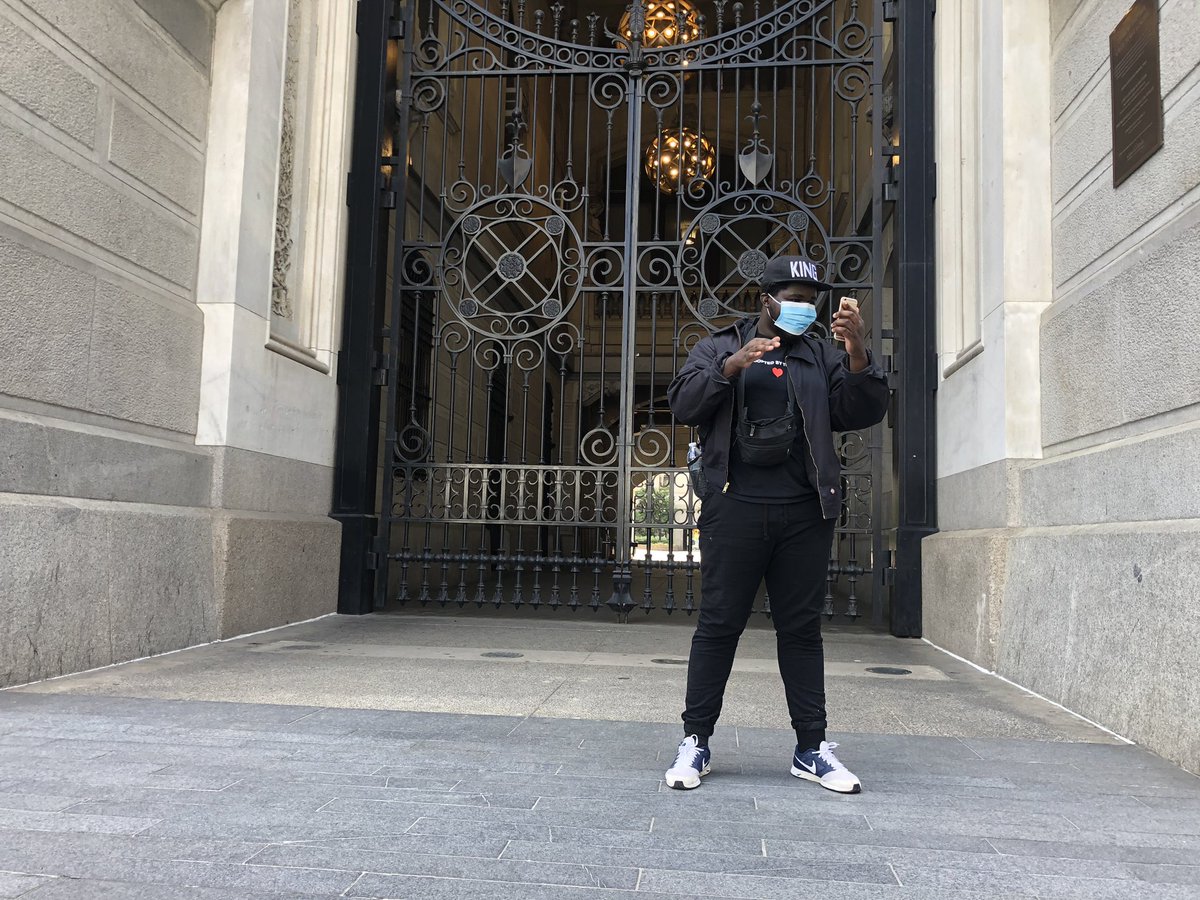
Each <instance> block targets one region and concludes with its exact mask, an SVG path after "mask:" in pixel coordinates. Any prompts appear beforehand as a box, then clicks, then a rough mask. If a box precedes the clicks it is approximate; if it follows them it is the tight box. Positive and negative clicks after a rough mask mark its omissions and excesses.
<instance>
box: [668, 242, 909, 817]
mask: <svg viewBox="0 0 1200 900" xmlns="http://www.w3.org/2000/svg"><path fill="white" fill-rule="evenodd" d="M821 275H822V272H821V269H820V267H819V266H818V265H817V264H816V263H815V262H813V261H812V260H811V259H807V258H805V257H797V256H791V257H779V258H776V259H772V260H770V261H769V262H768V263H767V264H766V266H765V269H764V272H763V275H762V278H761V281H760V287H761V289H762V296H761V308H760V309H759V312H758V315H757V316H749V317H746V318H744V319H742V320H741V321H739V322H736V323H734V324H733V325H730V326H729V327H727V328H723V329H721V330H719V331H716V332H714V333H713V334H711V335H709V336H708V337H705V338H703V339H702V340H700V341H699V342H698V343H697V344H696V346H695V347H694V348H693V349H692V351H691V353H689V354H688V358H687V361H686V362H685V363H684V365H683V368H682V369H681V370H680V371H679V374H678V375H677V376H676V377H675V379H674V380H673V381H672V383H671V386H670V389H669V394H668V397H669V402H670V405H671V411H672V412H673V413H674V415H675V418H676V419H677V420H678V421H679V422H681V423H683V424H685V425H692V426H696V427H697V428H698V430H699V437H700V447H701V451H702V457H701V462H702V467H701V471H702V473H703V476H702V478H701V479H700V480H702V481H703V482H706V483H707V487H706V488H705V487H702V488H701V490H702V491H703V493H702V494H701V499H702V509H701V516H700V522H699V527H700V576H701V578H700V581H701V604H700V614H699V616H698V620H697V622H696V632H695V634H694V635H693V637H692V646H691V654H690V657H689V659H688V672H687V697H686V702H685V709H684V712H683V724H684V734H685V738H684V740H683V742H682V743H681V744H680V745H679V748H678V751H677V754H676V757H675V761H674V763H673V764H672V766H671V768H670V769H669V770H668V771H667V773H666V782H667V784H668V786H670V787H672V788H677V789H683V790H688V789H692V788H696V787H699V785H700V780H701V778H702V776H704V775H707V774H708V773H709V772H710V770H711V760H712V754H711V751H710V749H709V746H708V741H709V738H710V737H711V736H712V733H713V728H714V726H715V725H716V723H717V717H718V716H719V715H720V713H721V703H722V698H723V695H724V692H725V685H726V682H727V681H728V680H729V673H730V670H731V668H732V667H733V658H734V653H735V651H736V650H737V644H738V639H739V638H740V637H741V634H742V632H743V631H744V630H745V627H746V623H747V621H748V620H749V617H750V613H751V609H752V607H753V604H754V599H755V597H756V595H757V593H758V589H759V586H760V585H761V584H762V582H763V580H764V579H765V580H766V585H767V592H768V594H769V596H770V600H771V617H772V621H773V622H774V626H775V632H776V643H777V651H778V656H779V672H780V675H781V676H782V677H783V684H784V690H785V694H786V697H787V705H788V712H789V714H790V716H791V723H792V728H793V729H794V730H795V732H796V751H795V754H794V756H793V759H792V767H791V772H792V774H793V775H795V776H797V777H799V778H804V779H807V780H810V781H815V782H817V783H818V784H820V785H822V786H823V787H825V788H828V789H829V790H832V791H837V792H840V793H858V792H859V791H860V790H861V789H862V785H861V782H860V781H859V779H858V778H857V777H856V776H855V775H854V774H853V773H852V772H850V770H849V769H847V768H846V766H845V765H843V764H842V763H841V762H840V761H839V760H838V758H837V757H836V756H835V755H834V752H833V751H834V749H835V748H836V747H837V744H835V743H830V742H828V741H827V740H826V734H825V729H826V726H827V721H826V710H825V660H824V651H823V647H822V642H821V618H820V617H821V612H822V607H823V604H824V595H825V591H824V587H825V579H826V575H827V572H828V560H829V553H830V548H831V544H832V541H833V534H834V524H835V521H836V519H837V517H838V515H839V513H840V511H841V504H842V498H841V489H840V484H841V466H840V463H839V461H838V456H837V452H836V450H835V449H834V443H833V434H834V432H837V431H852V430H855V429H860V428H867V427H870V426H872V425H874V424H876V423H877V422H879V421H880V420H881V419H882V418H883V416H884V414H885V412H886V411H887V406H888V398H889V392H888V385H887V379H886V376H885V375H884V373H883V371H882V369H881V368H880V367H879V365H878V364H877V362H876V361H875V360H874V359H872V356H871V353H870V351H869V350H868V349H867V347H866V340H865V329H864V326H863V320H862V317H861V315H860V314H859V312H858V309H857V303H856V302H854V301H850V302H844V301H842V302H839V308H838V310H837V311H836V312H835V314H834V316H833V319H832V330H833V334H834V336H835V337H836V338H838V339H840V340H842V341H844V342H845V345H844V346H845V349H844V350H843V349H841V348H839V347H835V346H833V345H832V344H831V343H830V342H828V341H824V340H821V339H819V338H818V337H816V336H814V335H812V334H810V333H809V332H808V328H809V326H810V325H811V324H812V323H813V322H814V321H815V319H816V306H815V303H816V300H817V298H818V296H819V294H820V293H821V292H823V291H829V290H831V287H830V285H829V284H827V283H825V281H823V280H822V278H821Z"/></svg>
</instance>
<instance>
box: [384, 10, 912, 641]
mask: <svg viewBox="0 0 1200 900" xmlns="http://www.w3.org/2000/svg"><path fill="white" fill-rule="evenodd" d="M882 8H883V3H882V0H876V2H862V3H860V2H857V0H783V2H777V3H775V4H770V3H767V2H759V0H754V2H753V3H749V4H746V3H741V2H738V3H729V2H726V0H715V2H713V0H703V2H698V3H697V4H696V5H692V4H691V3H690V2H684V0H637V2H635V3H634V4H633V5H632V6H631V7H627V8H625V9H624V10H622V9H621V7H619V6H618V7H613V8H611V9H608V10H606V9H605V8H604V7H603V5H596V4H582V3H581V4H580V5H579V7H578V9H571V10H568V8H567V7H565V6H564V5H563V4H562V3H555V4H554V5H553V6H549V7H548V8H545V7H542V6H537V5H534V4H533V3H532V2H530V3H527V2H526V0H517V2H516V3H515V5H511V4H510V3H509V2H508V0H503V2H500V0H497V2H496V3H495V4H493V5H488V6H485V5H479V4H477V3H471V2H466V0H421V2H420V3H418V4H416V5H413V6H410V7H408V9H407V13H406V15H407V19H406V26H405V29H404V34H405V39H404V42H403V53H402V54H401V55H400V56H399V58H398V59H397V60H396V66H397V81H398V85H399V91H398V92H397V116H396V120H395V128H394V133H393V134H392V136H391V140H392V147H390V148H387V149H386V150H385V155H386V156H388V157H389V158H390V159H391V160H394V162H395V163H396V165H394V166H392V167H391V168H390V170H389V171H388V172H387V173H386V174H387V176H388V177H389V178H390V188H391V190H392V191H394V192H395V212H394V215H393V222H392V241H393V244H392V248H391V251H392V252H391V260H390V264H389V275H390V284H389V288H390V290H389V292H388V298H389V299H388V310H387V322H388V324H387V327H386V330H385V344H384V350H385V358H386V370H387V374H386V381H387V389H386V394H385V401H384V409H383V411H382V415H383V417H384V420H385V441H384V451H383V452H384V458H383V464H382V468H383V476H384V477H383V485H382V491H383V493H382V504H381V506H382V514H381V519H380V535H379V549H380V551H381V552H380V553H379V554H378V557H379V559H380V561H381V568H382V569H383V571H382V572H381V573H380V575H379V577H377V579H376V585H377V589H376V605H377V606H381V605H383V604H384V603H386V602H389V601H393V600H395V601H400V602H408V601H418V602H420V603H429V602H435V603H443V604H459V605H462V606H465V607H471V606H474V605H476V604H479V605H483V604H496V605H513V606H521V605H528V606H543V607H551V608H558V607H568V608H579V607H590V608H593V609H599V608H600V607H602V606H608V607H611V608H612V609H614V610H615V611H616V612H617V613H618V614H619V615H622V616H627V615H628V614H629V612H630V611H631V610H635V609H639V608H640V609H644V610H647V611H649V610H652V609H662V610H666V611H673V610H682V611H686V612H689V613H690V612H692V611H693V610H694V609H695V608H696V607H697V605H698V603H699V549H698V545H697V542H696V540H695V523H696V519H697V515H698V511H699V506H700V502H699V500H698V498H696V497H693V496H692V494H691V492H690V488H689V485H688V480H687V476H686V468H685V465H684V463H685V459H684V457H685V453H686V449H687V446H688V442H689V440H691V439H693V435H692V432H691V430H690V429H688V428H686V427H684V426H681V425H679V424H677V423H676V422H675V421H674V419H673V418H672V416H671V413H670V410H669V408H668V406H667V403H666V399H665V398H666V392H667V387H668V385H669V384H670V382H671V380H672V378H673V377H674V375H675V373H676V372H677V371H678V369H679V368H680V367H681V365H682V364H683V362H684V360H685V359H686V357H687V353H688V351H689V349H690V348H691V347H692V346H693V345H694V344H695V342H696V341H697V340H699V339H700V338H701V337H702V336H703V335H704V334H706V333H707V332H708V330H710V329H712V328H715V327H719V326H721V325H724V324H727V323H728V322H730V321H732V320H733V319H734V318H736V317H739V316H743V315H746V314H748V313H753V312H756V311H757V308H758V297H759V295H758V293H757V291H756V290H755V289H754V285H755V283H756V281H757V278H758V276H759V275H760V273H761V272H762V269H763V266H764V265H765V263H766V261H767V259H768V258H770V257H771V256H773V255H776V254H781V253H804V254H806V255H808V256H810V257H812V258H814V259H817V260H818V261H820V262H822V263H824V264H825V265H826V267H827V271H828V275H827V278H828V280H830V281H831V282H833V283H834V284H835V286H836V290H835V292H834V296H835V297H837V296H841V295H845V294H853V295H854V296H856V297H857V298H858V299H859V301H860V304H861V307H862V309H863V311H864V317H865V318H866V319H867V321H868V324H869V327H870V329H871V346H872V348H873V350H874V353H875V355H876V356H877V358H885V353H884V351H885V345H884V341H885V339H890V336H891V335H890V331H887V330H886V329H888V328H890V310H889V304H890V289H889V287H888V281H887V260H888V240H887V239H886V235H885V229H886V215H885V214H886V212H887V208H888V203H887V200H888V198H887V197H885V191H886V189H887V185H886V181H887V173H888V163H889V162H890V159H891V152H890V149H889V145H890V142H891V134H890V121H889V117H890V109H889V108H888V106H889V104H888V102H887V96H888V94H887V90H886V85H885V65H886V62H887V59H886V56H885V44H886V43H887V42H886V40H885V37H886V30H885V29H886V27H887V26H886V25H885V23H884V18H883V15H882ZM606 11H607V12H608V13H609V15H608V16H607V17H606V16H605V12H606ZM828 319H829V305H828V303H826V306H825V308H824V309H823V310H822V316H821V319H820V320H819V322H818V324H817V325H816V326H814V327H817V328H825V332H824V334H826V335H828V330H827V323H828ZM822 323H826V324H822ZM885 434H886V428H885V427H877V428H875V429H872V430H871V431H869V432H863V433H857V432H856V433H848V434H845V435H841V436H840V437H839V445H838V446H839V449H840V452H841V456H842V461H843V487H844V495H845V499H844V504H843V510H842V515H841V519H840V521H839V522H838V529H837V539H836V541H835V546H834V552H833V557H832V559H831V560H830V564H829V576H828V585H829V589H828V592H827V594H828V597H827V608H826V612H827V613H828V614H830V615H833V614H835V612H836V613H837V614H842V615H848V616H850V617H852V618H853V617H857V616H859V615H863V614H864V613H865V612H866V611H865V610H864V606H866V605H868V601H869V606H870V613H871V616H872V618H873V619H874V620H875V621H876V622H877V623H879V622H882V619H883V600H884V570H885V568H886V548H885V536H884V528H883V526H884V525H885V522H884V517H885V508H887V507H888V506H890V504H887V503H885V497H884V494H885V489H884V484H883V475H884V467H883V459H882V451H883V447H884V444H885ZM763 610H764V611H766V612H769V598H765V597H764V605H763Z"/></svg>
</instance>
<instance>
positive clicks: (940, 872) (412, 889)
mask: <svg viewBox="0 0 1200 900" xmlns="http://www.w3.org/2000/svg"><path fill="white" fill-rule="evenodd" d="M844 737H845V739H846V745H845V753H844V758H845V759H846V760H847V761H848V762H850V763H852V766H853V768H854V769H855V770H856V771H857V772H858V773H859V775H860V776H861V777H862V778H863V781H864V783H865V786H866V792H865V793H863V794H861V795H858V796H853V797H841V796H837V795H834V794H830V793H828V792H826V791H823V790H822V789H820V788H819V787H817V786H815V785H811V784H808V783H806V782H800V781H798V780H796V779H793V778H792V777H791V776H790V775H788V774H787V766H788V760H789V755H790V752H791V741H790V736H789V734H788V733H787V732H785V731H779V730H768V729H759V728H748V727H738V728H727V729H726V730H725V731H724V732H722V733H719V734H718V735H717V736H716V737H715V739H714V748H715V758H714V773H713V774H712V776H710V778H709V779H707V780H706V782H705V784H704V786H703V788H701V789H700V790H698V791H694V792H690V793H683V792H675V791H669V790H666V789H665V788H664V787H663V785H662V781H661V775H662V771H663V768H664V760H665V758H666V757H667V756H668V755H669V754H670V753H671V749H672V748H671V745H672V744H673V742H674V741H675V739H676V733H675V729H674V728H673V727H671V726H665V725H661V724H642V723H630V722H594V721H581V720H565V719H538V718H529V717H505V716H474V715H456V714H447V713H420V712H402V711H393V710H386V711H380V710H356V709H330V708H319V707H298V706H281V705H269V704H236V703H224V702H204V701H169V700H155V699H136V698H121V697H109V696H86V695H73V694H69V693H58V694H45V693H34V692H22V691H7V692H3V693H0V873H2V874H0V897H22V898H26V897H27V898H31V900H116V898H121V900H125V898H129V900H151V898H153V900H158V898H184V900H244V898H251V897H268V896H269V897H275V898H278V897H308V898H311V897H355V898H409V897H411V898H488V900H492V898H514V900H515V898H531V900H538V898H546V900H575V898H579V900H583V898H589V900H591V898H597V900H599V898H616V897H625V896H629V897H632V896H638V897H642V896H645V897H647V898H654V897H658V898H667V897H707V898H711V897H739V898H800V897H817V898H822V900H840V898H879V900H918V898H920V900H926V898H928V900H933V898H962V900H972V898H984V897H989V898H992V897H994V898H1011V897H1016V896H1019V897H1042V898H1088V900H1103V898H1113V900H1117V898H1120V900H1125V898H1197V897H1200V779H1197V778H1195V777H1193V776H1190V775H1188V774H1186V773H1184V772H1182V771H1180V770H1179V769H1176V768H1175V767H1173V766H1171V765H1169V764H1167V763H1165V762H1163V761H1161V760H1159V759H1158V758H1156V757H1154V756H1152V755H1150V754H1148V753H1146V752H1144V751H1142V750H1139V749H1137V748H1136V747H1130V746H1115V745H1111V744H1107V745H1106V744H1081V743H1062V742H1038V741H1028V740H1021V741H1013V740H998V739H985V738H979V739H964V738H946V737H923V736H913V735H908V736H887V735H867V734H857V735H852V736H851V735H846V736H844Z"/></svg>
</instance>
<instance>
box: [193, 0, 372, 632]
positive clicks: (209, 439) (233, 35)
mask: <svg viewBox="0 0 1200 900" xmlns="http://www.w3.org/2000/svg"><path fill="white" fill-rule="evenodd" d="M318 17H323V18H322V19H321V21H320V24H321V25H323V26H326V27H325V28H322V29H320V30H319V31H318V29H317V28H316V27H315V25H316V23H317V18H318ZM352 33H353V4H352V3H349V2H345V0H342V2H335V0H293V2H292V3H290V4H289V2H288V0H228V2H226V3H225V5H224V6H223V7H222V9H221V11H220V13H219V15H218V16H217V23H216V36H215V40H214V47H213V57H214V60H215V67H214V79H213V103H212V105H211V109H212V115H211V116H210V122H209V133H210V138H209V148H210V150H209V155H208V165H207V169H206V173H205V194H204V213H203V219H202V221H203V226H202V234H201V243H200V259H199V274H198V277H197V287H196V294H197V305H198V306H199V308H200V310H201V311H202V312H203V314H204V325H205V332H204V355H203V363H202V377H201V384H200V407H199V423H198V427H197V436H196V441H197V443H198V444H201V445H206V446H210V447H212V448H213V454H214V479H213V494H212V505H213V508H214V510H216V531H217V543H216V550H217V552H216V564H217V589H218V599H219V610H220V631H221V634H222V635H223V636H228V635H232V634H238V633H242V632H245V631H250V630H255V629H259V628H263V627H268V626H271V625H277V624H281V623H283V622H286V621H293V620H296V619H301V618H306V617H310V616H313V615H317V614H321V613H325V612H331V611H333V610H334V609H335V607H336V602H337V590H336V585H337V566H338V555H339V547H340V545H339V540H340V527H339V526H338V525H337V523H336V522H334V521H333V520H331V519H329V518H328V513H329V510H330V500H331V491H332V473H333V469H332V467H333V453H334V447H333V435H334V423H335V417H336V403H337V391H336V381H335V378H334V375H333V374H332V371H333V365H334V363H335V360H334V356H333V353H332V347H333V340H334V337H335V334H334V330H333V327H332V322H333V321H335V320H336V308H337V301H338V300H339V299H340V283H339V278H338V275H339V274H340V271H341V255H342V252H343V246H342V242H341V239H340V230H339V229H340V221H341V212H340V211H341V210H343V209H344V200H343V199H342V197H341V194H340V189H341V186H342V184H343V178H344V176H342V175H341V173H342V172H344V171H345V153H344V148H345V146H346V139H345V137H346V136H345V125H346V116H345V111H344V109H345V106H346V104H347V102H348V92H349V84H348V79H347V73H348V64H349V49H350V44H351V40H350V35H351V34H352ZM301 44H302V46H301ZM310 86H312V87H313V88H314V90H309V87H310ZM317 89H323V90H324V92H322V91H321V90H317ZM302 102H303V103H309V104H316V103H318V102H319V103H320V104H321V107H320V109H319V110H318V112H320V113H322V114H323V115H310V114H309V113H310V109H309V108H308V107H307V106H306V107H305V108H300V104H301V103H302ZM304 126H309V127H304ZM309 148H317V149H316V150H313V151H311V152H310V149H309ZM330 148H332V149H330ZM322 150H323V151H324V152H325V153H326V154H327V155H326V156H324V157H322V156H320V153H321V152H322ZM297 156H300V158H301V159H302V160H303V161H304V162H306V163H310V164H311V166H308V167H298V166H297ZM310 168H311V169H312V170H313V173H312V174H311V176H310V175H309V174H308V171H309V169H310ZM281 173H282V177H281ZM330 181H336V182H337V184H338V188H339V190H338V191H335V192H330V191H328V190H326V189H325V188H327V187H328V182H330ZM318 207H319V209H318ZM318 213H319V214H318ZM306 215H307V216H308V219H307V220H306ZM293 220H296V222H297V223H298V225H299V226H300V227H294V226H293V224H292V223H293ZM306 221H310V222H311V223H312V226H313V227H312V229H311V230H309V229H305V228H304V227H303V225H304V224H305V223H306ZM330 221H331V222H332V223H333V234H332V236H330V235H329V234H327V233H326V232H324V231H322V225H323V223H326V222H330ZM309 238H311V240H308V239H309ZM298 239H299V240H298ZM281 284H282V285H283V286H284V288H285V289H286V290H287V291H289V292H290V293H289V295H288V296H287V302H286V303H282V302H280V301H279V299H278V298H279V296H280V294H281V290H280V285H281ZM301 320H302V322H303V325H304V327H303V328H302V327H300V323H301ZM322 323H323V325H322Z"/></svg>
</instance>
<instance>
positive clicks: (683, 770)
mask: <svg viewBox="0 0 1200 900" xmlns="http://www.w3.org/2000/svg"><path fill="white" fill-rule="evenodd" d="M711 771H712V753H711V752H709V749H708V748H707V747H701V746H700V742H699V741H698V740H697V739H696V736H695V735H694V734H693V735H690V736H688V737H687V738H685V739H684V741H683V743H681V744H680V745H679V750H678V752H676V754H675V762H674V763H672V764H671V768H669V769H667V775H666V779H667V787H669V788H675V789H676V790H677V791H690V790H692V789H693V788H698V787H700V777H701V776H703V775H707V774H708V773H709V772H711Z"/></svg>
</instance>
